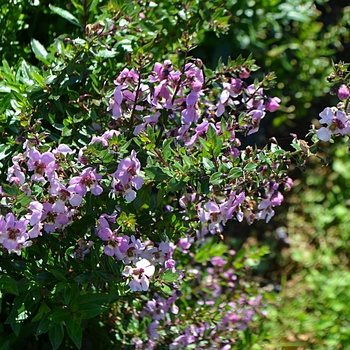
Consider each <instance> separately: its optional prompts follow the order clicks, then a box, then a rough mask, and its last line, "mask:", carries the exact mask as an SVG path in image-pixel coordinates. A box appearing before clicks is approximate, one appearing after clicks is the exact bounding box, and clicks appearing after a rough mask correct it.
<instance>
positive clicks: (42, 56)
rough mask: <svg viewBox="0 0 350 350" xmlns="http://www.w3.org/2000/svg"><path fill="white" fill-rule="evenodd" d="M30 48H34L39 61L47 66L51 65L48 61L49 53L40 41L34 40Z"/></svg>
mask: <svg viewBox="0 0 350 350" xmlns="http://www.w3.org/2000/svg"><path fill="white" fill-rule="evenodd" d="M30 46H31V47H32V50H33V52H34V55H35V57H36V58H37V59H38V60H40V61H42V62H44V63H46V64H48V63H49V61H48V59H47V56H48V52H47V51H46V49H45V47H44V46H43V45H42V44H41V43H40V42H39V41H38V40H36V39H32V40H31V41H30Z"/></svg>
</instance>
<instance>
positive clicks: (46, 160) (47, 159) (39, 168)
mask: <svg viewBox="0 0 350 350" xmlns="http://www.w3.org/2000/svg"><path fill="white" fill-rule="evenodd" d="M27 166H28V170H30V171H34V174H33V175H32V180H34V181H40V182H45V178H44V175H46V176H48V177H49V176H50V175H51V174H52V173H53V171H54V170H55V155H54V154H53V153H51V152H45V153H43V154H40V152H38V151H37V150H36V149H35V148H32V149H31V150H29V152H28V162H27Z"/></svg>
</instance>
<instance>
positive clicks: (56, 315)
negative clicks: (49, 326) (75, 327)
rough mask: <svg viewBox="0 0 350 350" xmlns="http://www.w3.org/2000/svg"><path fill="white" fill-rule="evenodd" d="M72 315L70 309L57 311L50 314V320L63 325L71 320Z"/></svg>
mask: <svg viewBox="0 0 350 350" xmlns="http://www.w3.org/2000/svg"><path fill="white" fill-rule="evenodd" d="M70 313H71V311H70V310H69V309H56V310H54V311H53V312H52V313H51V314H50V316H49V320H50V321H52V322H54V323H61V322H63V321H64V320H66V319H68V318H69V315H70Z"/></svg>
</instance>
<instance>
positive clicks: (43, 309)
mask: <svg viewBox="0 0 350 350" xmlns="http://www.w3.org/2000/svg"><path fill="white" fill-rule="evenodd" d="M50 311H51V310H50V308H49V307H48V306H47V305H46V303H45V302H42V303H41V304H40V307H39V310H38V313H37V314H36V315H35V316H34V317H33V319H32V322H36V321H39V320H41V319H42V318H43V317H44V316H45V315H46V314H48V313H49V312H50Z"/></svg>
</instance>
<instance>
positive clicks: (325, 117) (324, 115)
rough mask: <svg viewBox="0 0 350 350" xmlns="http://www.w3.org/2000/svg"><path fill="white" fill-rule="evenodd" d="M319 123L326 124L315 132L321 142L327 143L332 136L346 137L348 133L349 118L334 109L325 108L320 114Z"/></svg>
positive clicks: (349, 129)
mask: <svg viewBox="0 0 350 350" xmlns="http://www.w3.org/2000/svg"><path fill="white" fill-rule="evenodd" d="M319 115H320V117H321V119H320V123H321V124H328V125H327V127H322V128H320V129H319V130H317V131H316V134H317V136H318V138H319V139H320V140H322V141H329V140H330V139H331V137H332V135H335V134H341V135H346V134H348V133H349V132H350V124H349V118H348V117H347V115H346V114H345V113H344V112H343V111H340V110H338V109H336V108H334V109H332V108H329V107H327V108H325V109H324V110H323V111H322V112H321V113H320V114H319Z"/></svg>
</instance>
